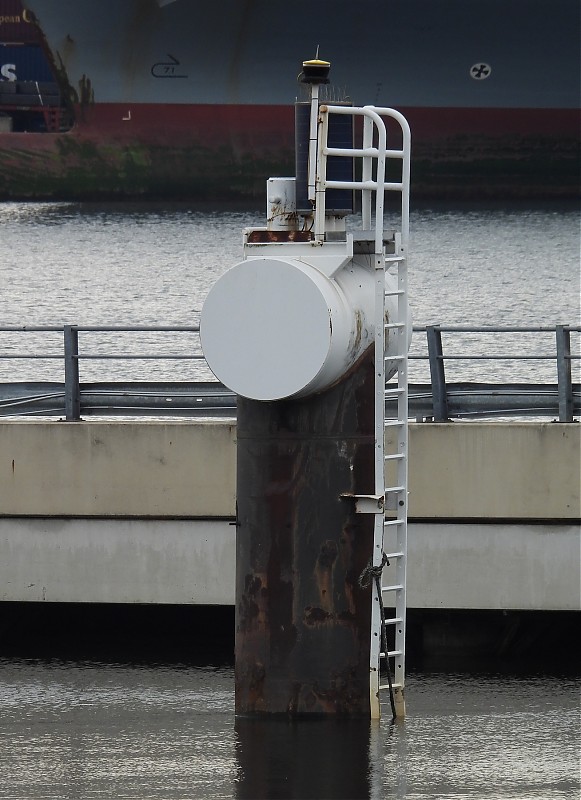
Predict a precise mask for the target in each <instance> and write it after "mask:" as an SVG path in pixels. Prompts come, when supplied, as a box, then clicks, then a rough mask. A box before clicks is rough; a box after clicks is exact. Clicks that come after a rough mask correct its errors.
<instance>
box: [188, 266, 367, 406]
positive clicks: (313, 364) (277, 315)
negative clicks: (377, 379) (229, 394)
mask: <svg viewBox="0 0 581 800" xmlns="http://www.w3.org/2000/svg"><path fill="white" fill-rule="evenodd" d="M340 275H341V280H340V282H339V280H337V281H335V280H329V278H327V277H326V276H325V275H323V274H322V273H321V272H319V271H318V270H317V269H315V268H314V267H312V266H309V265H308V264H303V263H301V262H299V261H295V260H293V259H281V258H253V259H249V260H247V261H242V262H240V263H239V264H236V265H235V266H234V267H232V268H231V269H230V270H228V272H226V273H225V274H224V275H222V277H221V278H219V280H218V281H217V282H216V283H215V284H214V286H213V288H212V289H211V291H210V293H209V294H208V297H207V298H206V302H205V303H204V307H203V309H202V315H201V320H200V336H201V340H202V348H203V351H204V355H205V357H206V360H207V362H208V364H209V366H210V369H211V370H212V372H213V373H214V374H215V375H216V377H217V378H218V380H220V381H222V383H224V384H225V385H226V386H228V387H229V388H230V389H232V390H233V391H234V392H236V393H237V394H240V395H242V396H244V397H249V398H251V399H255V400H280V399H283V398H286V397H295V396H303V395H307V394H312V393H315V392H318V391H321V390H322V389H324V388H326V387H327V386H329V385H331V384H332V383H334V382H335V381H336V380H337V379H338V378H340V377H341V376H342V375H343V374H344V373H345V372H346V371H347V370H348V369H349V368H350V367H351V366H352V365H353V364H354V363H355V361H356V360H357V359H358V358H359V356H360V355H361V354H362V353H363V352H364V351H365V350H366V349H367V348H368V347H369V346H370V345H371V344H372V342H373V330H374V326H373V312H374V300H373V274H372V273H370V272H369V270H367V269H365V268H363V267H360V266H357V265H356V264H353V263H352V262H351V263H350V265H349V267H348V268H345V269H344V270H342V271H341V273H340Z"/></svg>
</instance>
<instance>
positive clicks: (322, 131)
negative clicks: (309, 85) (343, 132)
mask: <svg viewBox="0 0 581 800" xmlns="http://www.w3.org/2000/svg"><path fill="white" fill-rule="evenodd" d="M318 125H319V127H318V153H317V164H318V168H319V171H318V173H317V175H316V177H315V198H316V200H315V219H314V229H315V241H316V242H319V243H320V244H323V242H324V241H325V212H326V195H325V192H326V189H327V151H328V149H329V148H328V147H327V140H328V138H329V114H328V113H327V107H326V106H321V113H320V114H319V123H318Z"/></svg>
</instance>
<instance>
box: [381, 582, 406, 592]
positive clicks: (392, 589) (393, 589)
mask: <svg viewBox="0 0 581 800" xmlns="http://www.w3.org/2000/svg"><path fill="white" fill-rule="evenodd" d="M400 589H403V584H401V583H394V584H393V585H392V586H382V587H381V591H382V592H398V591H399V590H400Z"/></svg>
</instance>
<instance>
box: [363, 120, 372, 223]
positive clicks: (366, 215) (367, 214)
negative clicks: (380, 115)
mask: <svg viewBox="0 0 581 800" xmlns="http://www.w3.org/2000/svg"><path fill="white" fill-rule="evenodd" d="M362 144H363V151H364V152H367V151H371V149H373V150H375V148H373V147H372V146H373V122H372V120H371V119H370V118H369V117H363V142H362ZM374 155H375V153H373V155H372V154H371V152H369V155H364V156H362V160H363V161H362V167H361V180H362V182H363V183H367V182H369V181H371V179H372V176H373V160H372V159H373V156H374ZM371 195H372V190H371V189H362V190H361V222H362V227H363V230H364V231H369V230H371Z"/></svg>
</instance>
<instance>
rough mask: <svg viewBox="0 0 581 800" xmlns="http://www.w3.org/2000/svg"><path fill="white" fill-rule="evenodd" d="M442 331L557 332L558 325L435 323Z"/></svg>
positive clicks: (418, 328) (415, 327) (570, 328)
mask: <svg viewBox="0 0 581 800" xmlns="http://www.w3.org/2000/svg"><path fill="white" fill-rule="evenodd" d="M428 327H429V326H427V325H413V326H412V328H413V330H414V331H417V332H418V333H421V332H422V331H423V332H425V331H426V330H427V329H428ZM432 327H434V328H436V329H437V330H439V331H442V333H452V332H454V333H555V331H556V329H557V326H556V325H537V326H533V325H524V326H523V325H507V326H506V327H504V326H499V325H434V326H432ZM563 327H564V328H565V330H567V331H578V332H581V325H564V326H563Z"/></svg>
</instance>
